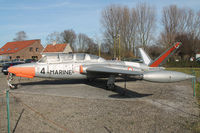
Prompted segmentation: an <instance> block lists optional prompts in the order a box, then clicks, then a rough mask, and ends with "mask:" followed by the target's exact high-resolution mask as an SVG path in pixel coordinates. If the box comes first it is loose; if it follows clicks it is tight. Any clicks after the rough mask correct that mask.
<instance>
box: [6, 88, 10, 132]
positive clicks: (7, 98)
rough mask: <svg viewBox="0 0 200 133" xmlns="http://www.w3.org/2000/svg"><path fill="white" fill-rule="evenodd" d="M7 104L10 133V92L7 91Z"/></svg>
mask: <svg viewBox="0 0 200 133" xmlns="http://www.w3.org/2000/svg"><path fill="white" fill-rule="evenodd" d="M6 103H7V122H8V133H10V107H9V103H10V102H9V90H6Z"/></svg>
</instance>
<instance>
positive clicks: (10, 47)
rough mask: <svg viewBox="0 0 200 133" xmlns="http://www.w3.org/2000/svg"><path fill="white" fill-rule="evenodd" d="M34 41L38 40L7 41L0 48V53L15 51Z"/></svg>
mask: <svg viewBox="0 0 200 133" xmlns="http://www.w3.org/2000/svg"><path fill="white" fill-rule="evenodd" d="M35 41H38V40H25V41H16V42H8V43H6V44H5V45H4V46H3V47H2V48H0V55H1V54H12V53H16V52H18V51H20V50H22V49H24V48H26V47H28V46H30V45H32V44H33V43H34V42H35Z"/></svg>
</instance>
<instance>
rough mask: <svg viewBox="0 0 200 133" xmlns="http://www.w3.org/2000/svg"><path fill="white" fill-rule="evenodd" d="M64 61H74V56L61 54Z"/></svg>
mask: <svg viewBox="0 0 200 133" xmlns="http://www.w3.org/2000/svg"><path fill="white" fill-rule="evenodd" d="M60 58H61V59H62V61H68V60H72V59H73V54H60Z"/></svg>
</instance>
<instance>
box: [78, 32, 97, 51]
mask: <svg viewBox="0 0 200 133" xmlns="http://www.w3.org/2000/svg"><path fill="white" fill-rule="evenodd" d="M77 48H78V52H87V53H90V54H98V44H96V43H94V41H93V40H92V39H91V38H89V37H88V36H87V35H86V34H83V33H80V34H79V35H78V38H77Z"/></svg>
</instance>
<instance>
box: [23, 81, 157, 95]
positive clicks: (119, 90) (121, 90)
mask: <svg viewBox="0 0 200 133" xmlns="http://www.w3.org/2000/svg"><path fill="white" fill-rule="evenodd" d="M117 82H124V80H121V79H118V80H117ZM62 84H87V85H89V86H92V87H98V88H101V89H104V90H107V88H106V84H107V80H106V79H96V80H93V81H88V80H82V79H76V80H42V81H34V82H32V81H31V82H25V83H20V85H22V86H28V85H62ZM110 91H113V92H115V93H117V94H112V95H110V96H109V97H110V98H118V99H119V98H142V97H147V96H151V95H153V94H142V93H138V92H136V91H132V90H129V89H126V88H122V87H120V86H117V85H116V87H115V88H114V89H113V90H110Z"/></svg>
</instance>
